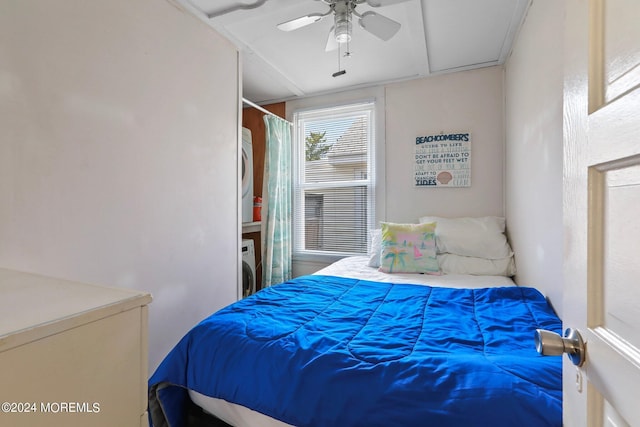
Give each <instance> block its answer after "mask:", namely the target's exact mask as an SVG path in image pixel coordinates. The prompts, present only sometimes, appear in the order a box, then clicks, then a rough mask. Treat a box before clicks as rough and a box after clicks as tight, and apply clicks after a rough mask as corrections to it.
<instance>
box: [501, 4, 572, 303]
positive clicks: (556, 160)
mask: <svg viewBox="0 0 640 427" xmlns="http://www.w3.org/2000/svg"><path fill="white" fill-rule="evenodd" d="M563 15H564V6H563V4H562V2H558V1H557V0H535V1H534V2H533V4H532V5H531V8H530V10H529V13H528V15H527V17H526V20H525V23H524V26H523V28H522V30H521V32H520V34H519V36H518V40H517V41H516V44H515V46H514V49H513V53H512V56H511V57H510V58H509V60H508V62H507V64H506V72H505V93H506V101H505V117H506V118H505V122H506V178H505V198H506V202H507V203H506V216H507V227H508V229H509V234H510V239H511V243H512V246H513V250H514V252H515V254H516V265H517V268H518V274H517V276H516V281H517V282H518V284H520V285H525V286H534V287H536V288H538V289H540V290H541V291H542V292H544V293H545V294H546V295H547V296H548V297H549V299H550V300H551V302H552V303H553V305H554V308H555V309H556V310H557V311H558V312H559V311H560V310H561V309H562V261H563V252H562V251H563V239H562V235H563V228H562V91H563V80H562V79H563V68H562V67H563V52H562V40H563V37H564V33H563ZM558 314H560V315H561V313H558Z"/></svg>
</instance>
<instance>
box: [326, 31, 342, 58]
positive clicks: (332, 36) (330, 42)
mask: <svg viewBox="0 0 640 427" xmlns="http://www.w3.org/2000/svg"><path fill="white" fill-rule="evenodd" d="M335 29H336V27H331V29H330V30H329V36H328V37H327V46H326V47H325V48H324V51H325V52H331V51H332V50H336V49H337V48H338V46H339V45H340V44H339V43H338V41H337V40H336V33H335Z"/></svg>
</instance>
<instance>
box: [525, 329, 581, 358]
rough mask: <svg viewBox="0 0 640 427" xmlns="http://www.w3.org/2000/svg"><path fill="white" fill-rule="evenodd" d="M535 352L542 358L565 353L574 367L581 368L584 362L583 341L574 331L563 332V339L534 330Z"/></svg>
mask: <svg viewBox="0 0 640 427" xmlns="http://www.w3.org/2000/svg"><path fill="white" fill-rule="evenodd" d="M534 339H535V342H536V350H537V351H538V353H540V354H542V355H544V356H558V355H561V354H562V353H567V356H569V359H570V360H571V362H573V364H574V365H576V366H582V365H583V364H584V360H585V356H586V355H585V347H584V340H583V339H582V336H580V332H578V331H577V330H575V329H571V328H569V329H567V330H566V331H564V338H563V337H561V336H560V335H558V334H556V333H555V332H551V331H546V330H544V329H536V334H535V338H534Z"/></svg>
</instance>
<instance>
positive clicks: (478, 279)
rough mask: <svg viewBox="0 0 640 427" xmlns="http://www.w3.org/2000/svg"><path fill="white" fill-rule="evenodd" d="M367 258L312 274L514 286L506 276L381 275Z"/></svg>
mask: <svg viewBox="0 0 640 427" xmlns="http://www.w3.org/2000/svg"><path fill="white" fill-rule="evenodd" d="M368 262H369V257H366V256H352V257H347V258H343V259H341V260H339V261H337V262H335V263H333V264H331V265H329V266H328V267H325V268H323V269H322V270H319V271H317V272H316V273H314V274H321V275H327V276H339V277H351V278H354V279H362V280H370V281H373V282H385V283H412V284H422V285H429V286H439V287H447V288H476V289H477V288H490V287H498V286H515V283H514V282H513V280H511V278H510V277H506V276H473V275H468V274H445V275H441V276H436V275H430V274H416V273H393V274H389V273H383V272H381V271H378V269H377V268H373V267H369V266H368V265H367V263H368Z"/></svg>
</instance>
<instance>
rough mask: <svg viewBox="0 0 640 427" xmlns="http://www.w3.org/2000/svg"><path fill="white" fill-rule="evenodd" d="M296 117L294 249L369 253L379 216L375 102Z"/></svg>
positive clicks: (307, 252) (316, 252)
mask: <svg viewBox="0 0 640 427" xmlns="http://www.w3.org/2000/svg"><path fill="white" fill-rule="evenodd" d="M294 122H295V138H294V162H293V163H294V183H293V187H294V197H293V203H294V215H293V227H294V231H293V234H294V236H293V238H294V247H293V251H294V254H295V255H298V256H299V255H334V256H341V255H355V254H366V253H367V244H368V230H369V229H371V228H372V225H373V224H374V221H375V218H374V217H375V215H374V212H375V191H374V161H373V159H374V158H375V157H374V151H375V150H374V147H375V139H374V133H375V132H374V129H375V127H374V123H373V122H374V104H373V103H372V102H371V103H362V104H355V105H348V106H341V107H335V108H326V109H320V110H311V111H304V112H298V113H295V114H294Z"/></svg>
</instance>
